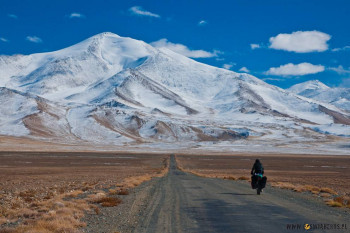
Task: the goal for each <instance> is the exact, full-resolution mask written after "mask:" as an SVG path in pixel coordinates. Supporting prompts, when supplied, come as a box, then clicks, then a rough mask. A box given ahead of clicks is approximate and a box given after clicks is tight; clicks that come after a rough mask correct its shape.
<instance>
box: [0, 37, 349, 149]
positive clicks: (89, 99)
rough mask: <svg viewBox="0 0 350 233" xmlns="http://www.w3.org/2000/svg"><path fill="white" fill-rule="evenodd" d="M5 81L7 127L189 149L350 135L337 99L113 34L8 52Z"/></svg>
mask: <svg viewBox="0 0 350 233" xmlns="http://www.w3.org/2000/svg"><path fill="white" fill-rule="evenodd" d="M0 86H1V89H0V110H1V113H0V134H1V135H11V136H24V137H30V138H34V139H39V140H54V141H55V142H60V143H71V142H73V141H74V142H77V143H79V142H81V143H84V142H88V143H93V144H96V145H101V144H109V145H126V146H132V145H140V143H142V145H151V144H152V145H153V144H157V143H158V144H159V143H163V144H164V143H171V144H172V145H175V144H176V143H177V142H178V143H179V145H181V146H183V145H188V146H189V147H198V146H201V145H209V144H210V143H219V142H224V141H226V142H228V141H230V142H233V141H234V142H236V143H237V142H238V144H249V143H251V142H254V143H258V142H262V141H273V142H274V143H277V144H278V145H279V146H281V145H282V144H283V143H287V144H288V143H292V142H315V143H316V142H320V141H325V140H333V139H334V137H335V136H341V137H344V136H345V137H347V136H350V127H349V125H350V114H349V112H347V111H345V110H343V109H340V108H338V107H336V106H334V105H333V104H329V103H323V102H320V101H319V100H313V99H310V98H306V97H303V96H300V95H301V93H299V92H298V94H300V95H297V94H295V93H293V92H291V91H287V90H283V89H281V88H278V87H276V86H272V85H269V84H267V83H265V82H263V81H261V80H260V79H258V78H255V77H254V76H251V75H249V74H244V73H235V72H232V71H229V70H225V69H220V68H216V67H212V66H209V65H206V64H202V63H199V62H196V61H194V60H192V59H189V58H187V57H185V56H182V55H180V54H177V53H175V52H173V51H170V50H168V49H157V48H154V47H152V46H151V45H149V44H146V43H145V42H143V41H139V40H134V39H131V38H125V37H120V36H118V35H116V34H113V33H101V34H98V35H96V36H93V37H91V38H89V39H87V40H85V41H83V42H81V43H79V44H76V45H73V46H71V47H68V48H65V49H62V50H59V51H55V52H50V53H41V54H32V55H15V56H0ZM324 88H326V87H324ZM293 91H294V90H293ZM330 135H335V136H330ZM337 140H338V139H337ZM339 140H343V139H339ZM145 143H146V144H145ZM208 143H209V144H208ZM210 145H211V144H210Z"/></svg>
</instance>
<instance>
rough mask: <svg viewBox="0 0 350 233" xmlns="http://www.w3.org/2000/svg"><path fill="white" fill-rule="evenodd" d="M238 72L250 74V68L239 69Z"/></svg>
mask: <svg viewBox="0 0 350 233" xmlns="http://www.w3.org/2000/svg"><path fill="white" fill-rule="evenodd" d="M238 71H241V72H246V73H249V72H250V70H248V68H247V67H245V66H244V67H242V68H241V69H239V70H238Z"/></svg>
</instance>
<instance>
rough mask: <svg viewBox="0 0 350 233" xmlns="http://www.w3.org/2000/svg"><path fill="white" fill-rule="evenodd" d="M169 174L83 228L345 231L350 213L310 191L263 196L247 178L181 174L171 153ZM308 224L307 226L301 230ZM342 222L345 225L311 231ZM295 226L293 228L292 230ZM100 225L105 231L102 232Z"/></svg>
mask: <svg viewBox="0 0 350 233" xmlns="http://www.w3.org/2000/svg"><path fill="white" fill-rule="evenodd" d="M169 166H170V167H169V173H168V174H167V175H165V176H164V177H161V178H154V179H152V180H151V181H149V182H145V183H143V184H142V185H140V186H139V187H137V188H135V190H134V191H133V193H132V194H131V195H129V196H126V197H125V198H126V199H125V201H123V204H121V205H120V206H118V207H116V209H115V210H113V209H108V210H107V211H109V212H106V213H105V214H104V215H102V218H103V221H104V222H105V224H103V223H101V216H100V217H96V218H100V219H95V223H93V222H92V223H91V224H90V226H92V225H95V226H97V227H98V228H90V229H89V230H88V231H86V232H95V231H96V230H99V231H100V232H102V231H103V232H135V233H143V232H144V233H174V232H177V233H192V232H193V233H197V232H198V233H204V232H218V233H224V232H249V233H250V232H254V233H256V232H264V233H283V232H326V233H328V232H349V231H350V212H349V211H347V210H344V209H342V210H340V209H336V208H332V207H328V206H327V205H325V203H324V202H323V201H322V200H320V199H317V198H315V197H312V196H311V195H310V194H305V193H295V192H292V191H289V190H281V189H278V188H271V187H270V186H267V188H266V189H264V192H263V193H262V194H261V195H257V194H256V190H252V189H251V187H250V184H249V183H248V182H246V181H231V180H223V179H216V178H204V177H199V176H196V175H193V174H189V173H185V172H183V171H181V170H179V169H178V168H177V165H176V159H175V157H174V156H171V157H170V165H169ZM116 212H119V213H118V214H117V213H116ZM305 224H310V225H311V229H309V230H306V229H304V226H305ZM315 224H318V225H317V226H318V227H320V225H319V224H327V225H325V226H323V225H322V226H323V227H326V228H331V227H333V226H334V225H333V224H339V225H338V226H339V227H343V226H342V224H346V227H347V229H333V230H332V229H312V228H313V227H315ZM293 227H294V229H292V228H293ZM102 229H104V230H102Z"/></svg>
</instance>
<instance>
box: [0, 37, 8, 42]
mask: <svg viewBox="0 0 350 233" xmlns="http://www.w3.org/2000/svg"><path fill="white" fill-rule="evenodd" d="M0 41H2V42H9V40H8V39H6V38H4V37H0Z"/></svg>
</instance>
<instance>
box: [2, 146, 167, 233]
mask: <svg viewBox="0 0 350 233" xmlns="http://www.w3.org/2000/svg"><path fill="white" fill-rule="evenodd" d="M166 158H167V155H145V154H115V153H88V152H83V153H73V152H72V153H67V152H64V153H62V152H61V153H60V152H1V153H0V161H1V163H0V224H1V226H0V232H12V231H13V232H28V231H30V230H33V232H45V231H46V232H50V231H52V232H70V231H71V230H72V229H75V228H76V227H81V226H84V225H85V224H84V223H83V222H80V221H79V218H80V217H82V216H83V215H84V212H88V211H91V210H92V211H94V212H96V213H97V212H98V211H99V210H98V209H97V208H98V207H97V206H93V203H95V202H98V200H97V199H99V197H101V198H102V197H104V196H105V193H106V192H107V193H113V194H114V193H117V192H118V191H120V190H122V189H126V190H127V189H129V188H130V187H134V186H136V185H138V184H139V183H141V182H142V181H144V180H147V179H150V177H151V176H152V175H157V174H158V173H160V172H161V171H162V170H163V169H164V162H165V159H166ZM106 189H107V191H106V192H105V191H103V190H106ZM108 190H110V191H108ZM89 195H90V196H89ZM93 195H95V196H93ZM99 195H100V196H99ZM76 197H78V198H76ZM73 199H74V200H73ZM93 199H94V200H93ZM95 199H96V200H95ZM61 207H62V208H63V207H64V208H66V209H65V210H61V212H59V211H58V209H59V208H61ZM64 211H65V212H64ZM67 215H68V216H73V217H74V218H73V219H69V218H67V219H66V220H67V221H62V223H60V224H59V223H57V224H56V223H54V220H58V221H59V220H60V219H62V218H65V217H67ZM38 220H40V222H39V223H38ZM48 222H52V223H51V224H49V223H48Z"/></svg>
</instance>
